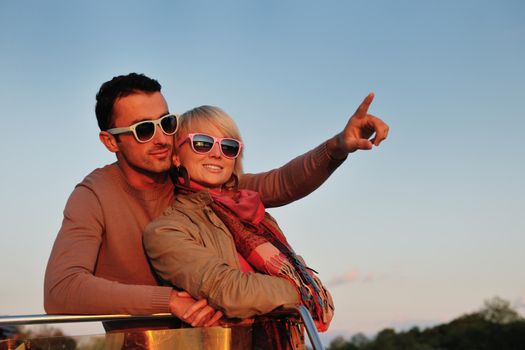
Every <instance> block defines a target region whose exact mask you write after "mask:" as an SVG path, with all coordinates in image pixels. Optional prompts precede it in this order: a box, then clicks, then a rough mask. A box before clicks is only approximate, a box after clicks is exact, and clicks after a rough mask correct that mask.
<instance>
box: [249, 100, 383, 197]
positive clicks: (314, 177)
mask: <svg viewBox="0 0 525 350" xmlns="http://www.w3.org/2000/svg"><path fill="white" fill-rule="evenodd" d="M373 99H374V94H373V93H370V94H369V95H368V96H367V97H366V98H365V99H364V100H363V102H362V103H361V104H360V105H359V107H358V108H357V110H356V112H355V113H354V114H353V115H352V116H351V117H350V119H349V120H348V122H347V124H346V126H345V128H344V129H343V130H342V131H341V132H340V133H338V134H337V135H335V136H334V137H332V138H330V139H328V140H327V141H326V142H324V143H322V144H321V145H320V146H318V147H316V148H314V149H313V150H311V151H309V152H307V153H305V154H303V155H301V156H299V157H297V158H295V159H293V160H291V161H290V162H288V163H286V164H285V165H283V166H282V167H280V168H277V169H273V170H270V171H267V172H264V173H258V174H243V175H241V177H240V179H239V186H240V187H242V188H247V189H251V190H254V191H257V192H259V193H260V195H261V198H262V200H263V202H264V204H265V206H266V207H278V206H282V205H285V204H288V203H291V202H293V201H295V200H298V199H301V198H303V197H305V196H307V195H308V194H310V193H312V192H313V191H315V190H316V189H317V188H318V187H319V186H321V185H322V184H323V183H324V182H325V181H326V180H327V179H328V177H329V176H330V175H331V174H332V173H333V172H334V171H335V170H336V169H337V167H339V165H341V164H342V163H343V161H344V160H345V159H346V157H347V156H348V154H349V153H352V152H355V151H356V150H358V149H361V150H368V149H371V148H372V147H373V146H379V144H380V143H381V142H382V141H383V140H384V139H385V138H386V137H387V135H388V125H387V124H385V123H384V122H383V121H382V120H381V119H379V118H377V117H375V116H373V115H371V114H368V108H369V106H370V104H371V103H372V101H373ZM370 138H371V139H370Z"/></svg>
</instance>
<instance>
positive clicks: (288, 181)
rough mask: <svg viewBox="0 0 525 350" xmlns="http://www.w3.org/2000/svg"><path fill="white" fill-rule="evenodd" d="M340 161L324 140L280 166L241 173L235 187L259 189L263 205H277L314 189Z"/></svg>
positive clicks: (291, 200) (305, 194) (287, 202)
mask: <svg viewBox="0 0 525 350" xmlns="http://www.w3.org/2000/svg"><path fill="white" fill-rule="evenodd" d="M343 161H344V160H335V159H333V158H331V157H330V155H329V154H328V151H327V149H326V142H325V143H322V144H321V145H319V146H317V147H316V148H314V149H313V150H311V151H309V152H307V153H305V154H303V155H301V156H299V157H297V158H295V159H292V160H291V161H289V162H288V163H286V164H285V165H283V166H282V167H280V168H277V169H273V170H270V171H267V172H264V173H258V174H243V175H241V176H240V178H239V187H241V188H246V189H250V190H252V191H257V192H259V194H260V195H261V199H262V201H263V203H264V206H265V207H266V208H271V207H279V206H282V205H286V204H289V203H291V202H293V201H296V200H298V199H301V198H303V197H305V196H307V195H309V194H310V193H312V192H313V191H315V190H316V189H317V188H318V187H319V186H321V185H322V184H323V183H324V182H325V181H326V180H327V179H328V177H330V175H331V174H332V173H333V172H334V171H335V170H336V169H337V168H338V167H339V166H340V165H341V164H342V163H343Z"/></svg>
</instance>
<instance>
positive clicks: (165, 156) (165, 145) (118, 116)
mask: <svg viewBox="0 0 525 350" xmlns="http://www.w3.org/2000/svg"><path fill="white" fill-rule="evenodd" d="M167 113H168V104H167V103H166V100H165V99H164V97H163V96H162V94H161V93H160V92H154V93H144V92H137V93H134V94H131V95H128V96H126V97H122V98H119V99H117V100H116V101H115V103H114V105H113V121H114V122H113V125H114V127H116V128H119V127H126V126H130V125H132V124H135V123H137V122H140V121H143V120H154V119H158V118H160V117H162V116H164V115H166V114H167ZM117 140H118V142H117V145H118V153H117V157H118V160H119V163H120V165H121V166H122V167H124V168H129V169H130V170H132V171H135V172H139V173H142V174H152V175H154V174H160V173H164V172H166V171H167V170H169V168H170V166H171V153H172V148H173V147H172V146H173V136H170V135H166V134H164V133H163V132H162V130H161V129H160V127H159V126H156V130H155V135H154V136H153V139H152V140H151V141H148V142H146V143H139V142H138V141H137V140H136V139H135V137H134V136H133V134H132V133H125V134H120V135H118V136H117Z"/></svg>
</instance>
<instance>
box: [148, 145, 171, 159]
mask: <svg viewBox="0 0 525 350" xmlns="http://www.w3.org/2000/svg"><path fill="white" fill-rule="evenodd" d="M149 154H150V155H152V156H155V157H167V156H168V155H169V149H168V148H167V147H166V148H160V149H156V150H153V151H151V152H149Z"/></svg>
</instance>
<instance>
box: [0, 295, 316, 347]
mask: <svg viewBox="0 0 525 350" xmlns="http://www.w3.org/2000/svg"><path fill="white" fill-rule="evenodd" d="M287 311H295V312H297V313H298V314H299V316H300V317H301V319H302V321H303V324H304V327H305V329H306V333H307V334H308V338H309V339H310V343H311V344H312V346H313V348H314V350H317V349H324V347H323V344H322V343H321V339H320V338H319V333H317V329H316V327H315V324H314V321H313V319H312V316H311V315H310V313H309V312H308V309H307V308H306V307H305V306H303V305H299V306H298V307H297V308H296V309H295V310H287ZM276 315H280V316H284V315H290V316H292V315H294V316H295V313H293V314H292V313H290V312H286V311H285V312H278V313H276ZM270 316H271V314H270ZM169 318H176V316H174V315H172V314H170V313H162V314H153V315H47V314H39V315H15V316H11V315H7V316H0V326H1V325H13V326H15V325H31V324H46V323H73V322H98V321H115V320H159V319H169Z"/></svg>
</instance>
